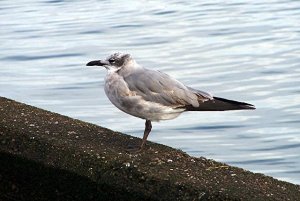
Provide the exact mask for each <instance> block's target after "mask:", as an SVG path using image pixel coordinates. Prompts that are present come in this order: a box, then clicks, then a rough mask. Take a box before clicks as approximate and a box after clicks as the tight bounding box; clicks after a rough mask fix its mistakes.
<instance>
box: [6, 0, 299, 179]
mask: <svg viewBox="0 0 300 201" xmlns="http://www.w3.org/2000/svg"><path fill="white" fill-rule="evenodd" d="M201 2H202V3H192V2H190V1H187V0H185V1H178V2H175V1H172V2H166V1H159V0H151V1H146V0H144V1H140V0H135V1H130V2H127V3H120V2H119V1H95V0H90V1H68V0H65V1H63V0H48V1H33V0H32V1H30V0H28V1H25V0H24V1H20V2H18V3H16V2H13V1H9V0H2V1H0V18H1V20H0V33H1V35H0V44H1V45H0V62H1V64H0V96H4V97H8V98H12V99H15V100H18V101H21V102H25V103H28V104H31V105H35V106H38V107H41V108H44V109H47V110H51V111H54V112H58V113H61V114H64V115H68V116H71V117H74V118H78V119H81V120H84V121H88V122H92V123H95V124H98V125H101V126H104V127H108V128H110V129H113V130H118V131H121V132H125V133H128V134H131V135H134V136H138V137H141V136H142V132H143V129H144V121H142V120H140V119H137V118H135V117H131V116H129V115H127V114H124V113H122V112H120V111H119V110H118V109H116V108H115V107H114V106H112V104H111V103H110V102H109V100H108V99H107V98H106V96H105V94H104V90H103V78H104V76H105V73H106V72H105V70H104V69H100V68H88V67H85V64H86V63H87V62H88V61H90V60H94V59H101V58H105V57H106V56H108V55H109V54H110V53H112V52H115V51H121V52H128V53H131V54H132V55H133V56H134V57H135V58H136V60H137V61H138V62H139V63H141V64H142V65H144V66H147V67H152V68H155V69H158V70H161V71H164V72H166V73H168V74H170V75H172V76H174V77H175V78H177V79H178V80H180V81H182V82H184V83H185V84H187V85H189V86H191V87H194V88H198V89H201V90H205V91H209V92H212V93H213V94H214V95H216V96H220V97H225V98H230V99H236V100H240V101H246V102H249V103H252V104H254V105H255V106H256V107H257V110H255V111H239V112H210V113H208V112H202V113H201V112H190V113H185V114H183V115H181V116H180V117H179V118H177V119H175V120H171V121H164V122H160V123H154V124H153V128H154V129H153V132H152V133H151V135H150V137H149V139H150V140H152V141H155V142H158V143H162V144H165V145H168V146H172V147H175V148H178V149H182V150H184V151H186V152H188V153H189V154H191V155H193V156H205V157H208V158H212V159H215V160H218V161H223V162H226V163H229V164H232V165H235V166H239V167H243V168H245V169H248V170H251V171H254V172H260V173H265V174H267V175H271V176H273V177H276V178H278V179H281V180H285V181H289V182H292V183H296V184H300V79H299V78H300V58H299V55H300V43H299V41H300V28H299V22H300V2H299V1H292V0H285V1H281V0H278V1H275V0H273V1H271V0H270V1H266V2H261V1H252V0H251V1H250V0H248V1H247V0H243V1H201Z"/></svg>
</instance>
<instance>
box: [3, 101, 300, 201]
mask: <svg viewBox="0 0 300 201" xmlns="http://www.w3.org/2000/svg"><path fill="white" fill-rule="evenodd" d="M133 143H136V144H138V143H140V139H137V138H134V137H130V136H128V135H125V134H121V133H117V132H114V131H111V130H108V129H106V128H102V127H99V126H97V125H93V124H89V123H86V122H82V121H79V120H75V119H71V118H69V117H66V116H62V115H59V114H55V113H52V112H48V111H45V110H42V109H39V108H36V107H32V106H28V105H25V104H22V103H18V102H15V101H13V100H9V99H6V98H2V97H0V164H1V165H0V200H280V201H281V200H300V186H299V185H294V184H290V183H287V182H283V181H278V180H276V179H273V178H271V177H268V176H264V175H262V174H254V173H251V172H249V171H246V170H243V169H240V168H236V167H232V166H228V165H226V164H223V163H218V162H215V161H213V160H208V159H205V158H194V157H190V156H189V155H187V154H186V153H183V152H182V151H180V150H175V149H172V148H170V147H167V146H163V145H159V144H155V143H149V144H148V145H147V146H146V149H145V151H144V152H142V153H139V154H135V155H133V154H128V153H126V152H125V149H126V148H127V146H128V144H133Z"/></svg>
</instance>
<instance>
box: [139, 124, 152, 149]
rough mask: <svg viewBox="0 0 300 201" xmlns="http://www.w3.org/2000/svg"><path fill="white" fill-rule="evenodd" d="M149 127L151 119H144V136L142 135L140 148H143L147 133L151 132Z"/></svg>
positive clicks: (150, 126)
mask: <svg viewBox="0 0 300 201" xmlns="http://www.w3.org/2000/svg"><path fill="white" fill-rule="evenodd" d="M151 129H152V124H151V121H150V120H146V122H145V131H144V136H143V140H142V144H141V146H140V149H141V150H142V149H143V147H144V145H145V144H146V142H147V138H148V135H149V133H150V132H151Z"/></svg>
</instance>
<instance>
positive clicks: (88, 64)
mask: <svg viewBox="0 0 300 201" xmlns="http://www.w3.org/2000/svg"><path fill="white" fill-rule="evenodd" d="M86 65H87V66H105V65H109V63H108V62H107V61H101V60H96V61H90V62H89V63H87V64H86Z"/></svg>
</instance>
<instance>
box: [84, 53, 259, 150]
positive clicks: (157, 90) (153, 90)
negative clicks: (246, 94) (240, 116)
mask: <svg viewBox="0 0 300 201" xmlns="http://www.w3.org/2000/svg"><path fill="white" fill-rule="evenodd" d="M86 65H87V66H103V67H105V68H106V69H107V75H106V78H105V87H104V89H105V93H106V95H107V97H108V98H109V100H110V101H111V102H112V104H114V105H115V106H116V107H117V108H119V109H120V110H122V111H123V112H126V113H128V114H130V115H133V116H135V117H139V118H142V119H145V120H146V123H145V131H144V136H143V140H142V143H141V145H140V147H139V149H140V150H141V149H142V148H143V147H144V145H145V144H146V141H147V137H148V135H149V133H150V131H151V129H152V124H151V121H160V120H167V119H174V118H176V117H178V116H179V115H180V114H181V113H183V112H186V111H225V110H247V109H248V110H249V109H250V110H252V109H255V107H254V106H253V105H251V104H248V103H243V102H238V101H234V100H228V99H224V98H219V97H214V96H212V95H210V94H209V93H206V92H204V91H200V90H197V89H193V88H191V87H188V86H185V85H184V84H182V83H181V82H179V81H177V80H176V79H174V78H172V77H170V76H169V75H167V74H165V73H163V72H160V71H156V70H152V69H148V68H144V67H143V66H141V65H139V64H138V63H136V61H135V60H134V59H133V58H132V57H131V55H130V54H123V53H115V54H112V55H110V56H109V57H107V58H106V59H105V60H96V61H91V62H89V63H87V64H86Z"/></svg>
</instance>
